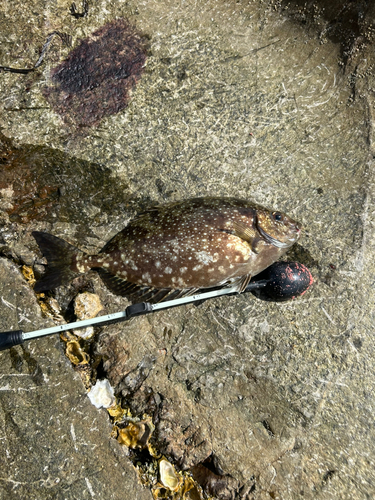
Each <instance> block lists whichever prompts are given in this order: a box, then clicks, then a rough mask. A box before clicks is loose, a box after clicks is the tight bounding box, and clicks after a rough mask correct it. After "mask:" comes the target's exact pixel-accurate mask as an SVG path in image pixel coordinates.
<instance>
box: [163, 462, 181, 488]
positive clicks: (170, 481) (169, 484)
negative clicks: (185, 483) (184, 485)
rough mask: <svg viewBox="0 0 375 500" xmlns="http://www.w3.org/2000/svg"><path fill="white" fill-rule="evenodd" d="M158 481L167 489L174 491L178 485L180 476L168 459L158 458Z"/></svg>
mask: <svg viewBox="0 0 375 500" xmlns="http://www.w3.org/2000/svg"><path fill="white" fill-rule="evenodd" d="M159 470H160V481H161V482H162V483H163V486H165V487H166V488H168V489H169V490H172V491H176V490H177V489H178V487H179V486H180V482H181V481H180V477H179V476H178V475H177V474H176V471H175V470H174V467H173V465H172V464H171V463H170V462H168V460H165V459H163V460H160V462H159Z"/></svg>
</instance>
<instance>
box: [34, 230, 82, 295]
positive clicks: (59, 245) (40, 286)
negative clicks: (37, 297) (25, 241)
mask: <svg viewBox="0 0 375 500" xmlns="http://www.w3.org/2000/svg"><path fill="white" fill-rule="evenodd" d="M31 234H32V235H33V236H34V238H35V240H36V242H37V243H38V245H39V248H40V250H41V252H42V254H43V255H44V257H46V259H47V264H48V265H47V270H46V273H45V274H44V275H43V277H42V278H41V279H40V280H39V281H38V282H37V283H36V285H35V286H34V290H35V291H36V292H43V291H46V290H52V289H53V288H56V287H58V286H60V285H65V284H67V283H69V281H71V280H72V279H73V278H75V277H76V276H79V275H80V274H82V273H81V272H79V271H78V270H77V268H76V265H75V261H76V256H77V254H82V253H83V252H81V251H80V250H79V249H78V248H76V247H75V246H73V245H70V244H69V243H67V242H66V241H64V240H62V239H60V238H57V237H56V236H52V234H48V233H42V232H39V231H33V232H32V233H31Z"/></svg>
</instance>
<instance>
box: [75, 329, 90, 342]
mask: <svg viewBox="0 0 375 500" xmlns="http://www.w3.org/2000/svg"><path fill="white" fill-rule="evenodd" d="M73 333H74V335H77V337H81V339H85V340H87V339H91V337H92V336H93V335H94V328H93V327H92V326H88V327H87V328H80V329H79V330H73Z"/></svg>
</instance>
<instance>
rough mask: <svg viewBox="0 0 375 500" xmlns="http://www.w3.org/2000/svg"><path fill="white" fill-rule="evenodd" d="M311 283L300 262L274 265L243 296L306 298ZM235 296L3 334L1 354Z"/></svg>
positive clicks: (201, 297)
mask: <svg viewBox="0 0 375 500" xmlns="http://www.w3.org/2000/svg"><path fill="white" fill-rule="evenodd" d="M312 282H313V278H312V276H311V273H310V271H309V270H308V269H307V267H306V266H304V265H303V264H300V263H299V262H275V263H274V264H272V265H271V266H270V267H268V268H267V269H265V270H264V271H262V272H261V273H260V274H258V275H257V276H256V280H252V281H250V283H249V284H248V285H247V287H246V289H245V290H244V292H243V293H246V292H251V293H253V295H255V296H256V297H257V298H259V299H261V300H267V301H273V302H283V301H286V300H290V299H293V298H295V297H298V296H300V295H303V294H304V293H305V292H306V290H307V289H308V288H309V287H310V285H311V284H312ZM235 294H238V288H237V286H232V287H226V288H220V289H218V290H211V291H207V292H202V293H197V294H194V295H189V296H187V297H181V298H178V299H173V300H167V301H165V302H159V303H156V304H151V303H150V302H140V303H138V304H133V305H131V306H128V307H127V308H126V309H125V310H124V311H121V312H118V313H112V314H107V315H105V316H99V317H98V318H91V319H85V320H81V321H75V322H73V323H67V324H65V325H58V326H52V327H51V328H44V329H42V330H35V331H33V332H24V331H23V330H11V331H9V332H0V351H3V350H5V349H9V348H11V347H14V346H16V345H20V344H23V342H25V341H26V340H31V339H35V338H39V337H44V336H45V335H54V334H55V333H61V332H65V331H67V330H73V329H78V328H86V327H88V326H103V325H108V324H112V323H117V322H119V321H127V320H129V319H131V318H134V317H136V316H142V315H144V314H149V313H152V312H156V311H160V310H162V309H170V308H172V307H177V306H181V305H184V304H190V303H192V302H199V303H202V302H203V301H205V300H208V299H212V298H215V297H220V296H223V295H235Z"/></svg>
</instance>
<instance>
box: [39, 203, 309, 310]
mask: <svg viewBox="0 0 375 500" xmlns="http://www.w3.org/2000/svg"><path fill="white" fill-rule="evenodd" d="M32 234H33V236H34V238H35V239H36V241H37V243H38V245H39V247H40V249H41V251H42V253H43V255H44V256H45V257H46V258H47V262H48V267H47V271H46V274H45V275H44V276H43V277H42V279H41V280H39V281H38V283H37V284H36V286H35V290H36V291H37V292H40V291H44V290H49V289H52V288H56V287H57V286H59V285H62V284H66V283H68V282H69V281H70V280H72V279H73V278H75V277H76V276H79V275H80V274H84V273H86V272H87V271H89V270H90V269H94V270H96V271H98V272H99V275H100V277H101V278H102V280H103V281H104V283H105V284H106V286H107V287H108V288H109V289H110V290H111V291H113V292H114V293H116V294H118V295H124V296H132V295H133V296H134V295H137V297H138V298H142V299H143V300H151V299H152V300H154V301H156V300H163V299H165V298H166V296H168V299H170V298H171V294H172V295H173V294H174V295H173V298H175V297H176V296H182V295H187V294H191V293H194V292H196V291H197V290H199V289H206V288H212V287H220V286H225V285H231V286H233V285H234V286H237V290H238V292H242V291H243V290H244V289H245V288H246V286H247V284H248V283H249V281H250V278H251V277H252V276H255V275H256V274H258V273H260V272H261V271H263V269H265V268H267V267H268V266H270V265H271V264H272V263H273V262H275V261H276V260H277V259H278V258H279V257H280V256H281V255H283V254H284V253H285V252H286V251H287V250H288V248H289V247H291V246H292V245H293V244H294V243H295V242H296V241H297V239H298V238H299V235H300V225H299V224H298V223H297V222H295V221H294V220H292V219H291V218H289V217H288V216H287V215H285V214H283V213H281V212H277V211H272V210H268V209H266V208H263V207H261V206H259V205H256V204H254V203H251V202H249V201H244V200H238V199H235V198H194V199H188V200H184V201H179V202H174V203H168V204H166V205H161V206H156V207H153V208H151V209H150V210H147V211H146V212H143V213H141V214H139V215H138V216H137V217H135V218H134V219H133V220H132V221H130V222H129V224H128V225H127V226H126V227H125V229H123V230H122V231H121V232H119V233H118V234H117V235H116V236H114V237H113V238H112V239H111V240H110V241H109V242H108V243H107V244H106V245H105V246H104V248H103V249H102V250H101V251H100V252H99V253H98V254H97V255H88V254H86V253H84V252H82V251H80V250H79V249H78V248H76V247H74V246H72V245H70V244H69V243H67V242H65V241H64V240H61V239H60V238H56V237H55V236H52V235H50V234H48V233H43V232H33V233H32Z"/></svg>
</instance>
